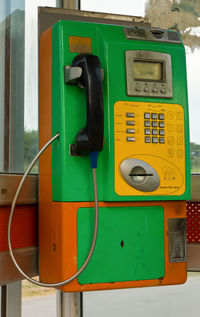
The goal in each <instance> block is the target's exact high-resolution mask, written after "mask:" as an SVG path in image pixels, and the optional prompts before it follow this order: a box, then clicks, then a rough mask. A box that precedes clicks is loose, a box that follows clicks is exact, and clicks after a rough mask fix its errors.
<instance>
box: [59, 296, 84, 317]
mask: <svg viewBox="0 0 200 317" xmlns="http://www.w3.org/2000/svg"><path fill="white" fill-rule="evenodd" d="M82 316H83V314H82V293H63V292H61V291H56V317H82Z"/></svg>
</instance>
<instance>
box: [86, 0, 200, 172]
mask: <svg viewBox="0 0 200 317" xmlns="http://www.w3.org/2000/svg"><path fill="white" fill-rule="evenodd" d="M81 10H88V11H90V10H91V11H97V12H109V13H118V14H127V15H133V16H143V17H144V16H145V17H147V18H148V20H149V22H150V23H151V24H152V26H156V27H162V28H165V29H172V30H176V31H178V32H180V34H181V37H182V39H183V42H184V44H185V46H186V60H187V72H188V97H189V114H190V140H191V165H192V166H191V167H192V173H200V133H199V117H200V107H199V104H198V99H199V83H200V1H196V0H140V1H132V0H124V1H115V2H114V1H107V0H101V1H98V0H81Z"/></svg>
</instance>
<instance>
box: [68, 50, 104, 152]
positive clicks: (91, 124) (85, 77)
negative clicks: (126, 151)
mask: <svg viewBox="0 0 200 317" xmlns="http://www.w3.org/2000/svg"><path fill="white" fill-rule="evenodd" d="M72 67H80V68H81V70H82V72H81V76H80V77H79V78H77V79H76V83H77V84H78V85H79V86H81V87H83V88H85V89H86V101H87V124H86V126H85V127H84V128H82V129H81V130H80V131H79V132H78V134H77V136H76V141H75V148H76V151H77V153H80V154H83V155H85V154H88V153H91V152H94V151H98V152H99V151H101V150H102V148H103V143H104V105H103V87H102V76H101V68H100V61H99V58H98V57H97V56H95V55H92V54H81V55H77V56H76V57H75V58H74V59H73V62H72Z"/></svg>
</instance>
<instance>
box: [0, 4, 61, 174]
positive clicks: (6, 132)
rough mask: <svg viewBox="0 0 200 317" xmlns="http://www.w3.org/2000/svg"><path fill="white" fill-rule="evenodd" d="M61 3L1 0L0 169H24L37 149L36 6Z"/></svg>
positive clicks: (16, 170) (0, 170) (16, 171)
mask: <svg viewBox="0 0 200 317" xmlns="http://www.w3.org/2000/svg"><path fill="white" fill-rule="evenodd" d="M59 3H60V4H61V1H58V0H1V1H0V91H1V93H0V172H11V173H13V172H14V173H20V172H24V168H25V169H26V168H27V166H28V164H29V163H30V162H31V160H32V159H33V157H34V156H35V154H36V152H37V151H38V45H37V44H38V28H37V25H38V19H37V10H38V9H37V8H38V6H49V7H55V6H60V5H59ZM32 172H37V166H36V167H35V168H34V169H33V170H32Z"/></svg>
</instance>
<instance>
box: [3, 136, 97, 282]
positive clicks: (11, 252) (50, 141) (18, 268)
mask: <svg viewBox="0 0 200 317" xmlns="http://www.w3.org/2000/svg"><path fill="white" fill-rule="evenodd" d="M58 137H59V134H56V135H55V136H54V137H53V138H52V139H51V140H49V141H48V142H47V143H46V144H45V145H44V146H43V148H42V149H41V150H40V151H39V152H38V154H37V155H36V156H35V158H34V159H33V160H32V162H31V164H30V165H29V167H28V169H27V171H26V172H25V174H24V176H23V177H22V179H21V182H20V183H19V186H18V188H17V191H16V193H15V197H14V199H13V201H12V205H11V211H10V217H9V222H8V247H9V251H10V256H11V258H12V260H13V263H14V265H15V267H16V268H17V270H18V271H19V272H20V273H21V274H22V275H23V277H25V278H26V279H27V280H28V281H30V282H32V283H34V284H36V285H38V286H43V287H59V286H62V285H65V284H67V283H70V282H71V281H73V280H74V279H75V278H77V277H78V276H79V275H80V274H81V273H82V272H83V271H84V269H85V268H86V266H87V265H88V263H89V261H90V259H91V257H92V254H93V252H94V248H95V244H96V239H97V231H98V195H97V179H96V168H92V172H93V185H94V203H95V221H94V233H93V240H92V245H91V248H90V251H89V253H88V256H87V258H86V260H85V262H84V263H83V265H82V266H81V268H80V269H79V270H78V271H77V272H76V273H75V274H74V275H73V276H71V277H70V278H68V279H66V280H64V281H62V282H58V283H42V282H38V281H36V280H34V279H32V278H31V277H29V276H28V275H26V273H24V272H23V270H22V269H21V268H20V266H19V265H18V263H17V261H16V259H15V256H14V253H13V249H12V244H11V225H12V218H13V213H14V210H15V206H16V202H17V198H18V196H19V193H20V191H21V188H22V186H23V184H24V182H25V180H26V178H27V176H28V174H29V172H30V171H31V169H32V167H33V166H34V165H35V163H36V162H37V160H38V159H39V157H40V156H41V154H42V153H43V152H44V151H45V150H46V149H47V148H48V146H49V145H50V144H51V143H53V142H54V141H55V140H56V139H57V138H58Z"/></svg>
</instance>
